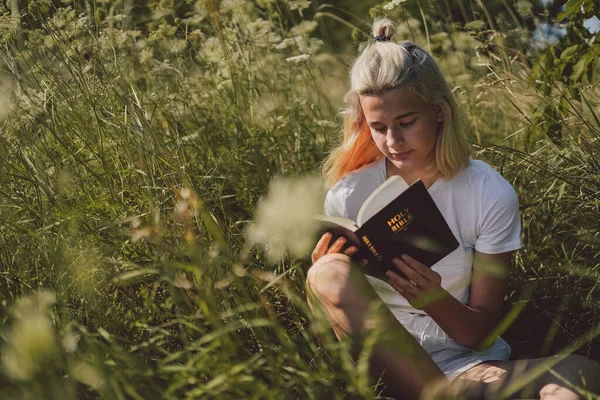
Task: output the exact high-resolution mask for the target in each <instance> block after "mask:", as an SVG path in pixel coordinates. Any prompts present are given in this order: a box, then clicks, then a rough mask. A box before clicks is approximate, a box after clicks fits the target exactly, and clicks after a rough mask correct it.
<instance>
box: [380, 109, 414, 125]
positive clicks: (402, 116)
mask: <svg viewBox="0 0 600 400" xmlns="http://www.w3.org/2000/svg"><path fill="white" fill-rule="evenodd" d="M413 114H418V112H417V111H409V112H407V113H404V114H400V115H398V116H397V117H396V118H394V121H396V120H398V119H402V118H406V117H409V116H411V115H413ZM376 124H379V125H383V124H382V123H381V122H379V121H371V122H369V125H376Z"/></svg>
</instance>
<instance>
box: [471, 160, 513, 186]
mask: <svg viewBox="0 0 600 400" xmlns="http://www.w3.org/2000/svg"><path fill="white" fill-rule="evenodd" d="M464 174H465V176H466V178H467V179H468V180H469V182H470V183H471V185H473V186H475V188H477V189H483V188H487V189H490V188H493V187H498V188H505V189H508V188H510V189H512V185H511V184H510V183H509V182H508V181H507V180H506V179H505V178H504V177H503V176H502V175H501V174H500V173H499V172H498V171H496V170H495V169H494V168H493V167H492V166H490V165H489V164H487V163H486V162H484V161H481V160H470V162H469V165H468V166H467V167H466V168H465V171H464Z"/></svg>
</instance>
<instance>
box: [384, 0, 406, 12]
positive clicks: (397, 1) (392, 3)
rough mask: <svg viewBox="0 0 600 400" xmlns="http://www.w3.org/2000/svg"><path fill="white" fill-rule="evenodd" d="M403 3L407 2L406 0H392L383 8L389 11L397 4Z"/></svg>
mask: <svg viewBox="0 0 600 400" xmlns="http://www.w3.org/2000/svg"><path fill="white" fill-rule="evenodd" d="M402 3H406V0H392V1H390V2H389V3H387V4H386V5H385V6H383V9H384V10H387V11H391V10H393V9H394V8H396V6H399V5H400V4H402Z"/></svg>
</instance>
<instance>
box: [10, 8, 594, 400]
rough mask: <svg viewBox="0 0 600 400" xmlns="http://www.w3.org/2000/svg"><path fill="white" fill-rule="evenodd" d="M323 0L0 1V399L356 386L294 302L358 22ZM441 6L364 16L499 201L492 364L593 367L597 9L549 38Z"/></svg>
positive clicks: (273, 393)
mask: <svg viewBox="0 0 600 400" xmlns="http://www.w3.org/2000/svg"><path fill="white" fill-rule="evenodd" d="M8 3H10V4H8ZM346 3H347V2H343V1H340V2H336V3H333V4H331V5H328V4H322V3H319V2H318V1H316V0H315V1H312V2H310V1H299V0H296V1H287V2H286V1H275V0H262V1H258V0H257V1H255V2H251V1H246V0H223V1H213V0H207V1H198V2H196V3H194V2H188V1H175V0H171V1H165V2H143V1H137V2H136V1H130V2H108V1H102V2H73V3H70V2H69V3H67V2H62V3H61V2H52V1H32V2H28V3H27V4H24V2H19V1H12V2H7V4H5V5H2V4H0V43H1V44H2V52H1V53H0V54H1V57H2V58H1V60H0V65H1V70H0V304H1V307H0V321H1V323H2V325H1V326H0V354H1V363H0V398H6V399H39V398H44V399H79V398H86V399H87V398H90V399H95V398H106V399H130V398H131V399H150V398H152V399H154V398H165V399H183V398H185V399H195V398H213V397H215V398H217V397H218V398H221V399H222V398H226V399H229V398H256V399H259V398H269V399H270V398H285V399H288V398H302V399H304V398H312V399H324V398H327V399H333V398H372V397H373V389H372V385H371V383H370V382H369V379H368V374H367V369H366V364H365V363H364V362H363V363H358V364H354V363H353V362H352V361H351V360H350V359H349V358H348V357H347V355H346V354H347V344H345V343H338V342H337V340H335V337H334V336H333V333H332V332H331V331H330V330H329V329H328V327H327V325H326V324H325V322H324V321H323V320H322V318H319V317H318V316H315V317H312V316H311V313H310V312H309V310H308V307H307V304H306V300H305V293H304V277H305V272H306V270H307V268H308V267H309V266H310V260H309V257H308V254H310V251H311V249H312V247H311V246H312V242H311V240H312V239H313V236H312V233H313V232H312V227H311V225H310V224H306V223H305V222H306V216H307V215H310V214H311V213H313V212H315V210H317V209H318V208H319V207H320V204H321V200H322V195H323V190H324V188H323V184H322V181H321V180H320V178H319V169H320V165H321V162H322V161H323V159H324V158H325V156H326V154H327V152H328V151H329V149H331V148H332V146H334V145H335V144H337V143H338V141H339V139H340V128H341V118H340V117H339V114H338V113H339V111H340V110H341V108H342V107H343V106H344V104H343V102H342V99H343V96H344V93H345V91H346V90H347V87H348V82H347V76H346V75H347V71H348V68H349V65H350V64H351V62H352V59H353V57H354V56H355V54H356V50H357V49H359V48H360V46H362V45H364V42H365V39H366V38H367V37H366V36H365V34H364V32H363V31H364V30H365V29H368V27H365V26H364V25H361V20H363V19H365V17H366V16H364V15H362V14H359V15H358V17H357V16H355V15H353V14H352V12H353V11H355V10H353V9H352V6H351V5H348V4H346ZM459 3H460V4H461V7H458V6H457V7H458V8H456V7H455V8H456V10H454V11H455V13H452V12H451V13H447V14H445V13H446V11H445V10H440V9H438V8H436V7H437V6H436V4H437V2H433V1H432V2H430V1H421V2H420V3H419V2H410V1H409V2H406V4H404V3H403V2H398V1H396V2H394V1H392V2H388V1H386V2H382V3H380V4H379V3H377V2H374V3H373V4H372V8H371V10H370V14H369V15H370V16H375V15H388V16H389V17H391V18H393V19H395V20H397V21H398V22H399V29H398V33H397V37H396V39H397V40H404V39H410V40H413V41H415V42H416V43H418V44H420V45H422V46H423V47H424V48H426V49H428V50H430V51H431V52H432V54H434V56H435V57H436V59H437V60H438V61H439V63H440V65H441V66H442V68H443V70H444V71H445V73H446V74H447V76H448V79H449V81H450V82H451V85H452V86H453V87H454V88H455V90H454V93H455V95H456V98H457V100H458V102H459V104H460V106H461V108H462V110H463V112H464V113H465V115H466V116H467V117H468V120H469V128H468V129H469V130H468V134H469V139H470V140H471V141H472V143H473V146H474V150H475V156H476V157H477V158H480V159H483V160H486V161H487V162H488V163H490V164H491V165H493V166H494V167H495V168H496V169H498V170H499V171H500V172H501V173H502V174H503V175H504V176H505V177H506V179H508V180H509V181H510V182H511V183H512V184H513V185H514V187H515V189H516V190H517V192H518V194H519V198H520V203H521V217H522V222H523V241H524V248H523V249H522V250H521V251H520V252H519V253H518V254H517V256H516V260H515V268H514V271H513V274H512V276H511V282H510V290H509V293H508V295H507V299H506V300H507V312H508V314H507V315H508V316H509V317H510V318H508V319H507V321H506V325H505V328H506V329H507V331H506V333H505V335H504V337H505V338H507V340H508V341H509V342H510V343H511V344H512V345H513V353H514V357H525V356H527V357H537V356H543V355H548V354H554V353H557V352H577V353H580V354H584V355H587V356H589V357H591V358H593V359H596V360H600V341H598V339H596V336H597V335H598V334H600V315H599V311H598V310H600V294H599V292H598V291H599V288H600V285H599V282H600V279H599V274H600V239H599V236H598V233H599V229H598V226H599V225H598V214H599V210H600V160H599V159H598V154H600V142H599V138H600V85H599V84H598V72H599V68H600V66H599V65H598V61H597V60H598V56H599V55H600V36H599V34H598V33H592V32H589V31H588V30H587V28H585V27H584V21H586V20H587V19H588V18H590V16H592V15H598V14H599V13H600V10H599V6H598V5H597V4H596V3H595V2H594V1H593V0H580V1H573V0H570V1H568V2H567V4H566V7H565V9H564V11H562V13H559V14H558V16H555V19H557V20H559V21H560V23H562V24H563V26H564V29H565V31H566V34H565V35H564V36H561V37H558V38H557V40H558V41H557V42H555V43H554V44H552V45H550V44H548V43H542V42H540V41H539V39H536V35H535V30H534V28H535V27H536V26H539V25H540V24H541V23H543V22H548V21H546V20H547V19H549V18H550V17H544V16H543V15H542V14H541V12H539V10H538V9H537V8H536V7H537V6H535V5H534V4H530V3H529V2H527V1H519V2H514V4H513V2H512V1H504V2H498V4H499V5H497V7H499V8H498V10H499V11H497V12H495V11H494V10H495V9H492V8H491V7H495V6H496V2H485V4H486V5H484V2H481V1H473V2H466V1H465V2H459ZM466 3H468V4H466ZM502 4H504V5H502ZM509 4H510V6H509ZM535 4H537V3H535ZM357 7H358V6H357ZM486 7H488V8H489V9H488V8H486ZM502 7H504V8H502ZM357 12H358V11H357ZM360 12H362V11H360ZM549 12H550V11H548V10H547V13H546V15H547V14H548V13H549ZM492 14H493V15H494V18H491V16H490V15H492ZM550 22H551V21H550ZM340 38H342V39H340ZM343 38H345V39H343ZM267 194H268V197H263V196H267ZM261 198H263V200H262V201H259V200H260V199H261ZM252 221H254V223H252ZM309 320H312V322H311V323H309ZM317 336H318V337H319V338H320V339H319V340H318V339H317Z"/></svg>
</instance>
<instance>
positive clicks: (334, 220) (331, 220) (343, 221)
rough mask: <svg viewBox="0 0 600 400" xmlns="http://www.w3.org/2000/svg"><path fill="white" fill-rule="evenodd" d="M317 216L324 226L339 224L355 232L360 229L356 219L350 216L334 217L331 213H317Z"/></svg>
mask: <svg viewBox="0 0 600 400" xmlns="http://www.w3.org/2000/svg"><path fill="white" fill-rule="evenodd" d="M315 218H316V219H317V220H319V221H320V222H321V224H322V225H324V226H330V225H337V226H341V227H342V228H344V229H347V230H349V231H350V232H354V231H355V230H356V229H358V226H356V224H355V223H354V221H352V220H350V219H348V218H343V217H333V216H330V215H317V216H315Z"/></svg>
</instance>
